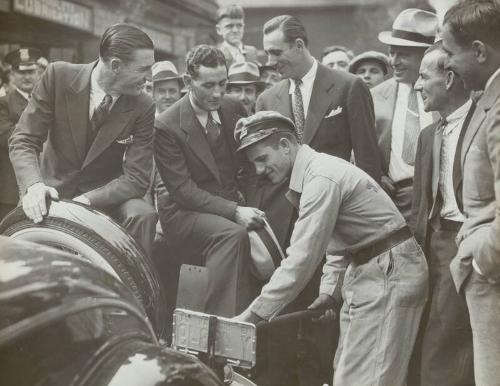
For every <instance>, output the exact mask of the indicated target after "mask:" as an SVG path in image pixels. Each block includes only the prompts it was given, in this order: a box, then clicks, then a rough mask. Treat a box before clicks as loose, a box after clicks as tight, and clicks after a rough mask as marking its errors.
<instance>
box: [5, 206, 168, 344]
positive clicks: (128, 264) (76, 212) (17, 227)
mask: <svg viewBox="0 0 500 386" xmlns="http://www.w3.org/2000/svg"><path fill="white" fill-rule="evenodd" d="M0 234H3V235H5V236H9V237H11V238H13V239H18V240H25V241H31V242H35V243H39V244H44V245H48V246H52V247H56V248H58V249H62V250H65V251H67V252H70V253H73V254H75V255H76V256H77V257H79V258H82V259H84V260H87V261H90V262H91V263H93V264H94V265H96V266H98V267H100V268H101V269H103V270H105V271H107V272H108V273H109V274H111V275H113V276H114V277H116V278H117V279H119V280H120V281H121V282H123V283H124V284H125V285H126V286H127V287H128V288H129V289H130V290H131V292H132V293H133V294H134V296H135V297H136V298H137V299H138V300H139V301H140V302H141V304H142V305H143V307H144V309H145V311H146V314H147V315H148V317H149V319H150V322H151V324H152V325H153V327H154V328H155V331H156V333H157V335H158V337H159V338H162V339H165V338H166V336H165V334H166V331H167V329H166V323H167V318H166V307H165V303H166V301H165V300H164V299H165V296H164V293H163V288H162V287H161V286H160V282H159V280H158V277H157V272H156V270H155V268H154V265H153V263H152V262H151V260H150V259H149V257H147V256H146V255H145V254H144V252H143V251H142V249H141V248H140V247H139V246H138V244H137V243H136V242H135V240H134V239H132V237H131V236H130V235H129V234H128V233H127V232H126V231H125V230H124V229H123V228H122V227H121V226H120V225H119V224H117V223H116V222H114V221H113V220H112V219H111V218H109V217H108V216H106V215H104V214H103V213H101V212H99V211H97V210H95V209H92V208H90V207H88V206H86V205H83V204H78V203H75V202H73V201H65V200H61V201H57V202H52V203H51V205H50V208H49V213H48V215H47V216H46V217H45V218H44V220H43V221H42V222H41V223H39V224H35V223H33V222H32V221H31V220H29V219H28V218H27V217H26V215H25V214H24V211H23V210H22V208H20V207H18V208H16V209H15V210H13V211H12V212H10V213H9V215H8V216H7V217H6V218H4V220H3V221H2V222H1V223H0Z"/></svg>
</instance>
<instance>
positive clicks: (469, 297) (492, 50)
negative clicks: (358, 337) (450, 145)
mask: <svg viewBox="0 0 500 386" xmlns="http://www.w3.org/2000/svg"><path fill="white" fill-rule="evenodd" d="M499 31H500V4H499V3H498V2H497V1H495V0H481V1H474V2H461V3H459V4H457V5H455V6H453V7H452V8H450V9H449V10H448V12H447V13H446V15H445V18H444V29H443V33H442V37H443V46H444V48H445V50H446V51H447V52H448V54H449V56H450V64H449V66H450V68H451V69H452V70H453V71H455V72H457V73H458V74H459V75H460V77H461V78H462V79H463V81H464V84H465V87H466V89H468V90H470V91H476V90H484V94H483V95H482V97H481V98H480V99H479V101H478V102H477V106H476V109H475V112H474V115H473V116H472V118H471V121H470V124H469V127H468V129H467V131H466V133H465V136H464V139H463V143H462V146H461V149H460V151H461V153H460V163H459V171H460V172H461V174H462V176H463V177H462V178H463V187H462V197H463V212H464V215H465V221H464V224H463V226H462V228H461V229H460V232H459V234H458V236H457V242H458V252H457V254H456V256H455V258H454V259H453V261H452V262H451V265H450V268H451V273H452V276H453V280H454V282H455V285H456V288H457V290H458V291H460V293H463V294H465V298H466V301H467V307H468V309H469V315H470V322H471V327H472V340H473V348H474V377H475V381H476V385H500V378H499V377H498V364H499V363H500V158H499V155H500V42H499V40H498V33H499Z"/></svg>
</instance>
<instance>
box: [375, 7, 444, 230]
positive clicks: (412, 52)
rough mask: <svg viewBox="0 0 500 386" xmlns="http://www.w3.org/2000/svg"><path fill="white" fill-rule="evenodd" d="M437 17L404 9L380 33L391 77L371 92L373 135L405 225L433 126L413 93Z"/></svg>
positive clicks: (383, 181)
mask: <svg viewBox="0 0 500 386" xmlns="http://www.w3.org/2000/svg"><path fill="white" fill-rule="evenodd" d="M436 28H437V17H436V15H435V14H434V13H431V12H427V11H423V10H419V9H406V10H404V11H402V12H401V13H400V14H399V15H398V16H397V17H396V19H395V20H394V23H393V25H392V31H384V32H381V33H380V34H379V37H378V38H379V40H380V41H381V42H382V43H384V44H387V45H388V46H389V60H390V64H391V66H392V68H393V70H394V72H393V78H391V79H388V80H386V81H385V82H383V83H381V84H379V85H378V86H376V87H374V88H372V89H371V93H372V96H373V103H374V106H375V130H376V135H377V140H378V145H379V148H380V152H381V154H382V168H383V176H382V179H381V184H382V187H383V188H384V190H385V191H386V192H387V193H388V194H389V196H391V198H392V200H393V201H394V203H395V204H396V206H397V207H398V209H399V210H400V211H401V213H402V214H403V216H404V217H405V219H406V221H407V222H409V220H410V215H411V201H412V196H413V193H412V187H413V172H414V170H413V165H414V162H415V152H416V149H417V138H418V134H419V133H420V130H421V129H422V128H424V127H426V126H428V125H429V124H431V123H432V122H433V117H432V114H431V113H427V112H425V111H424V109H423V101H422V97H421V96H420V94H419V93H417V92H416V91H415V90H413V84H414V83H415V82H416V80H417V78H418V70H419V67H420V61H421V60H422V56H423V55H424V51H425V50H426V48H428V47H430V46H431V45H432V43H433V42H434V35H435V33H436Z"/></svg>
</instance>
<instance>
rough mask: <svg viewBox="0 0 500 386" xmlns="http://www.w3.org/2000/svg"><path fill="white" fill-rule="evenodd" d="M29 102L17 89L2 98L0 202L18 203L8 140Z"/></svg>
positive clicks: (17, 192)
mask: <svg viewBox="0 0 500 386" xmlns="http://www.w3.org/2000/svg"><path fill="white" fill-rule="evenodd" d="M27 104H28V100H27V99H26V98H25V97H23V96H22V95H21V94H20V93H19V92H18V91H17V90H13V91H11V92H9V93H8V94H7V95H5V96H3V97H1V98H0V202H1V203H3V204H11V205H16V204H17V202H18V201H19V189H18V188H17V181H16V175H15V174H14V169H13V168H12V164H11V162H10V159H9V144H8V141H9V137H10V136H11V134H12V132H13V131H14V127H15V126H16V123H17V121H19V117H20V116H21V114H22V112H23V111H24V109H25V108H26V105H27Z"/></svg>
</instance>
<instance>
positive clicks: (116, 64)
mask: <svg viewBox="0 0 500 386" xmlns="http://www.w3.org/2000/svg"><path fill="white" fill-rule="evenodd" d="M122 67H123V62H122V61H121V59H118V58H111V59H110V60H109V68H110V69H111V71H113V72H114V73H118V72H119V71H120V70H121V68H122Z"/></svg>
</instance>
